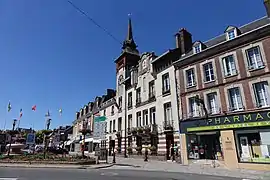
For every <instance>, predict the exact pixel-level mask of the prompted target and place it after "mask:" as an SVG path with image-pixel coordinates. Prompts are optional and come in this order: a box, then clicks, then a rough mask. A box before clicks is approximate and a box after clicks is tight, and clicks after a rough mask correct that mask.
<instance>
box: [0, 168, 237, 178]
mask: <svg viewBox="0 0 270 180" xmlns="http://www.w3.org/2000/svg"><path fill="white" fill-rule="evenodd" d="M37 179H38V180H86V179H87V180H89V179H94V180H101V179H102V180H126V179H129V180H138V179H140V180H154V179H155V180H240V179H237V178H229V177H218V176H208V175H199V174H188V173H169V172H154V171H138V170H136V171H134V170H127V169H98V170H90V169H48V168H43V169H41V168H0V180H37Z"/></svg>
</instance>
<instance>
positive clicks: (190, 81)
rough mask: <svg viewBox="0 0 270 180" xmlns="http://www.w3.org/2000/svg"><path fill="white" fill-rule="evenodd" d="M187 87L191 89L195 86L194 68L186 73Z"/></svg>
mask: <svg viewBox="0 0 270 180" xmlns="http://www.w3.org/2000/svg"><path fill="white" fill-rule="evenodd" d="M186 78H187V87H192V86H195V85H196V81H195V73H194V68H192V69H189V70H187V71H186Z"/></svg>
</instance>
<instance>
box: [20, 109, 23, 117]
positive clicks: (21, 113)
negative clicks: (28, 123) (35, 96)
mask: <svg viewBox="0 0 270 180" xmlns="http://www.w3.org/2000/svg"><path fill="white" fill-rule="evenodd" d="M22 115H23V112H22V109H21V110H20V118H21V117H22Z"/></svg>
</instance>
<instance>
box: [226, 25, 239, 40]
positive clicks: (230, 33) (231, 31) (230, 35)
mask: <svg viewBox="0 0 270 180" xmlns="http://www.w3.org/2000/svg"><path fill="white" fill-rule="evenodd" d="M238 32H239V30H238V29H237V28H236V27H234V26H229V27H227V29H226V30H225V33H226V38H227V40H232V39H234V38H236V37H237V35H238Z"/></svg>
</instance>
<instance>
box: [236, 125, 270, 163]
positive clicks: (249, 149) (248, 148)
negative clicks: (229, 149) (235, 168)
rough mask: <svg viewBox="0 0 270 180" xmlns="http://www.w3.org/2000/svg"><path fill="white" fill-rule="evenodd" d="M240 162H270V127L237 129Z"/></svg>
mask: <svg viewBox="0 0 270 180" xmlns="http://www.w3.org/2000/svg"><path fill="white" fill-rule="evenodd" d="M235 136H236V146H237V154H238V157H239V161H240V162H249V163H269V164H270V129H267V130H244V131H240V130H239V131H236V132H235Z"/></svg>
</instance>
